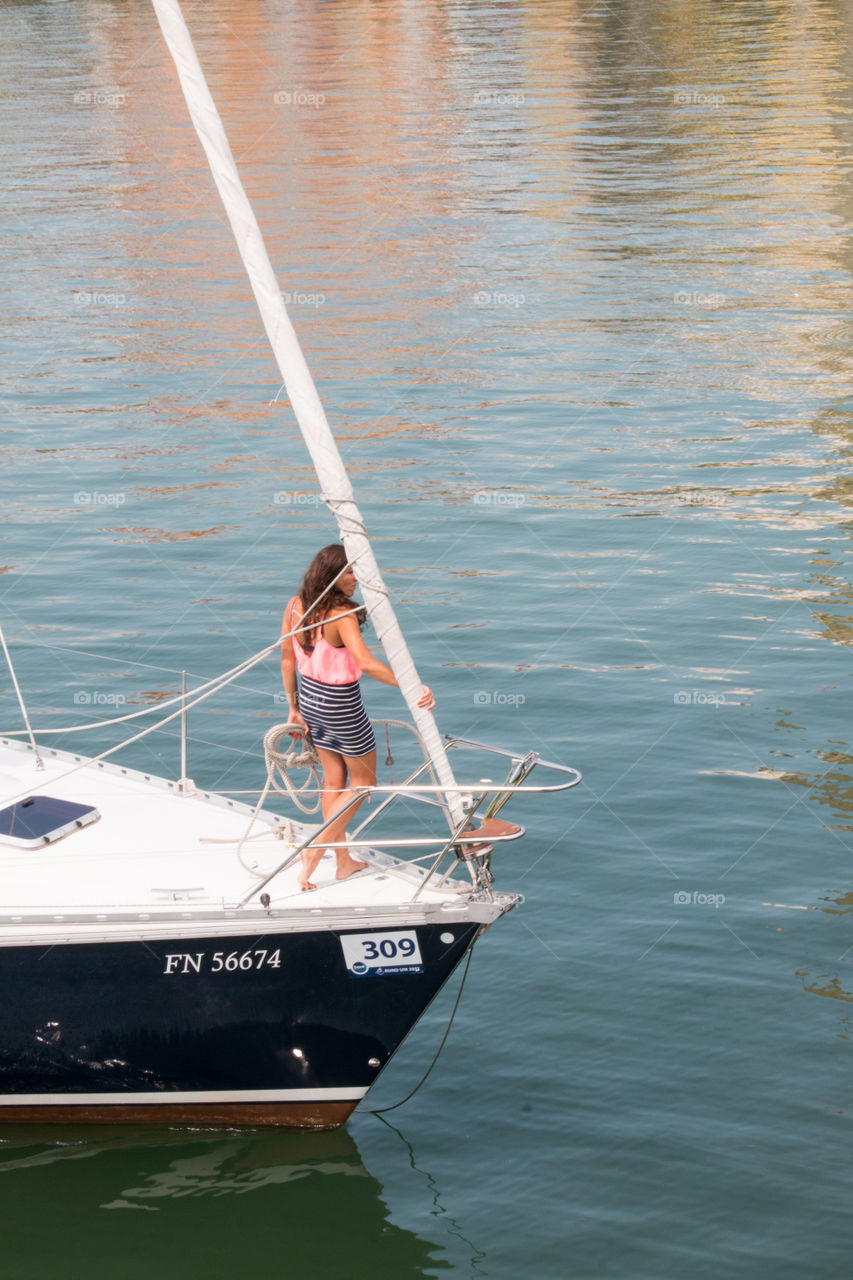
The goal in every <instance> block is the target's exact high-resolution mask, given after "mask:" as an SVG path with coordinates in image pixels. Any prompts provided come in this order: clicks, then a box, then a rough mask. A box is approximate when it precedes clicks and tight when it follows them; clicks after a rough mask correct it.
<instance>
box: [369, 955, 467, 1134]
mask: <svg viewBox="0 0 853 1280" xmlns="http://www.w3.org/2000/svg"><path fill="white" fill-rule="evenodd" d="M474 941H475V942H476V938H475V939H474ZM473 954H474V942H472V943H471V945H470V946H469V947H468V959H467V960H466V961H465V969H464V971H463V973H462V981H461V982H460V983H459V990H458V991H457V993H456V1003H455V1004H454V1006H453V1012H452V1013H451V1015H450V1021H449V1022H448V1024H447V1030H446V1031H445V1033H444V1035H443V1036H442V1038H441V1044H440V1045H439V1046H438V1049H437V1050H436V1054H435V1057H434V1058H433V1060H432V1062H431V1063H430V1064H429V1066H428V1067H427V1069H426V1071H425V1072H424V1074H423V1076H421V1078H420V1080H419V1081H418V1083H417V1084H416V1085H415V1087H414V1089H412V1091H411V1093H407V1094H406V1096H405V1098H401V1099H400V1101H399V1102H395V1103H394V1104H393V1106H390V1107H359V1108H358V1109H357V1110H356V1112H355V1114H356V1115H357V1116H364V1115H367V1116H382V1115H384V1114H385V1113H386V1112H387V1111H396V1110H397V1108H398V1107H402V1105H403V1103H404V1102H408V1101H409V1099H410V1098H413V1097H414V1096H415V1094H416V1093H417V1092H418V1090H419V1089H420V1088H421V1086H422V1085H425V1084H426V1082H427V1079H428V1078H429V1075H430V1072H431V1071H432V1069H433V1067H434V1066H435V1064H436V1063H437V1062H438V1060H439V1058H440V1057H441V1052H442V1050H443V1048H444V1046H445V1045H446V1044H447V1037H448V1036H449V1035H450V1028H451V1027H452V1026H453V1020H454V1018H455V1017H456V1011H457V1009H458V1008H459V1001H460V1000H461V999H462V992H463V991H464V990H465V980H466V978H467V977H468V970H469V968H470V967H471V957H472V955H473Z"/></svg>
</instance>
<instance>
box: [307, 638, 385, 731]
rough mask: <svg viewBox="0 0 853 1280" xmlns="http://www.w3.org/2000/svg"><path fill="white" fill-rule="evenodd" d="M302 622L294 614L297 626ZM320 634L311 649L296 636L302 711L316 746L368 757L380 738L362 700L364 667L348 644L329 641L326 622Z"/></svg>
mask: <svg viewBox="0 0 853 1280" xmlns="http://www.w3.org/2000/svg"><path fill="white" fill-rule="evenodd" d="M298 621H299V620H298V619H297V618H296V616H295V615H294V621H293V625H294V626H297V625H298ZM316 635H317V639H316V641H315V643H314V644H313V645H312V646H311V648H309V649H303V648H302V645H301V644H300V643H299V641H298V640H297V638H296V636H293V637H292V643H293V653H294V656H295V658H296V666H297V669H298V671H299V710H300V712H301V713H302V716H303V719H304V720H305V723H306V724H307V725H308V728H309V729H310V730H311V737H312V738H313V739H314V745H315V746H317V747H322V748H323V749H324V750H325V751H335V752H337V754H338V755H341V756H366V755H368V754H369V753H370V752H371V751H375V750H376V739H375V737H374V736H373V726H372V725H371V723H370V721H369V720H368V718H367V712H366V711H365V709H364V703H363V702H362V700H361V689H360V688H359V683H358V682H359V679H360V678H361V670H360V668H359V666H358V663H357V662H356V661H355V658H353V656H352V654H351V653H350V652H349V650H348V649H347V648H346V647H345V646H344V645H340V646H337V645H331V644H329V642H328V640H327V639H326V637H325V636H324V635H323V623H322V622H321V623H320V625H319V627H318V629H317V632H316Z"/></svg>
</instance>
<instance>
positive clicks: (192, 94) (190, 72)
mask: <svg viewBox="0 0 853 1280" xmlns="http://www.w3.org/2000/svg"><path fill="white" fill-rule="evenodd" d="M152 3H153V5H154V10H155V12H156V14H157V19H158V21H159V23H160V27H161V29H162V32H163V35H164V37H165V40H166V44H167V46H168V49H169V52H170V53H171V55H172V58H173V59H174V63H175V67H176V68H177V72H178V78H179V80H180V84H181V89H182V91H183V95H184V98H185V99H186V103H187V107H188V108H189V112H190V117H191V119H192V122H193V124H194V126H195V130H196V133H197V134H198V136H199V140H200V141H201V144H202V146H203V148H204V151H205V155H206V156H207V161H208V164H209V165H210V170H211V173H212V174H213V180H214V182H215V183H216V186H217V189H218V191H219V194H220V197H221V198H222V203H223V205H224V206H225V212H226V214H227V215H228V220H229V222H230V224H231V229H232V231H233V233H234V238H235V240H236V241H237V247H238V249H239V251H240V256H241V258H242V259H243V265H244V266H245V268H246V272H247V274H248V276H249V281H250V283H251V286H252V291H253V293H254V295H255V300H256V301H257V304H258V309H259V310H260V313H261V319H262V320H263V324H264V328H265V329H266V332H267V337H268V338H269V341H270V345H271V347H272V349H273V354H274V355H275V358H276V360H277V362H278V366H279V369H280V371H281V376H282V379H283V381H284V385H285V388H286V390H287V394H288V397H289V399H290V403H291V405H292V406H293V411H294V413H295V415H296V420H297V422H298V423H299V428H300V430H301V432H302V435H303V437H304V439H305V443H306V445H307V446H308V450H309V453H310V454H311V460H312V462H313V463H314V469H315V471H316V472H317V478H318V479H319V481H320V486H321V491H322V494H323V499H324V501H325V502H326V504H327V506H328V507H329V509H330V510H331V511H332V513H333V514H334V516H335V519H336V520H337V523H338V529H339V531H340V538H341V542H342V543H343V545H344V547H345V549H346V552H347V557H348V559H349V560H350V562H351V563H352V564H353V566H354V568H355V570H356V574H357V577H358V581H359V585H360V586H361V590H362V595H363V596H364V603H365V605H366V607H367V610H368V612H369V614H370V618H371V621H372V622H373V625H374V627H375V629H376V634H377V636H378V637H379V640H380V642H381V644H382V648H383V649H384V651H385V654H386V656H387V658H388V663H389V666H390V667H391V670H392V671H393V672H394V675H395V676H396V677H397V682H398V684H399V686H400V690H401V692H402V694H403V697H404V698H405V700H406V703H407V705H408V707H409V710H410V712H411V714H412V719H413V720H414V723H415V727H416V728H417V730H418V732H419V734H420V735H421V739H422V741H423V743H424V746H425V747H426V750H427V751H428V753H429V756H430V759H431V760H432V763H433V767H434V769H435V772H436V776H437V778H438V780H439V783H440V784H441V785H442V786H443V787H447V788H448V790H447V792H446V800H447V806H448V809H449V813H450V817H451V818H452V820H453V823H454V824H457V823H460V822H462V820H463V818H464V816H465V811H464V808H463V805H462V796H461V793H460V791H459V788H458V787H457V786H456V781H455V779H454V776H453V771H452V769H451V767H450V763H449V761H448V759H447V755H446V753H445V750H444V745H443V743H442V741H441V736H440V734H439V732H438V728H437V726H436V723H435V720H434V718H433V716H432V714H431V712H429V711H425V710H424V709H423V708H422V707H419V706H418V705H417V703H418V698H419V697H420V696H421V693H422V687H423V686H422V682H421V680H420V678H419V676H418V673H417V671H416V670H415V664H414V662H413V661H412V657H411V654H410V653H409V650H408V647H407V645H406V642H405V640H404V638H403V633H402V631H401V630H400V626H399V623H398V622H397V618H396V616H395V614H394V610H393V609H392V607H391V603H390V601H389V599H388V592H387V590H386V588H385V585H384V583H383V581H382V577H381V575H380V573H379V566H378V565H377V563H376V558H375V556H374V555H373V549H372V547H371V545H370V542H369V540H368V538H367V533H366V531H365V528H364V523H363V521H362V518H361V515H360V513H359V510H358V507H357V506H356V503H355V498H354V496H353V491H352V486H351V484H350V481H349V477H348V475H347V473H346V470H345V468H344V464H343V460H342V458H341V455H340V452H339V450H338V447H337V444H336V443H335V440H334V437H333V435H332V432H331V430H330V428H329V424H328V422H327V420H326V415H325V412H324V410H323V406H322V404H321V402H320V397H319V395H318V394H317V389H316V387H315V386H314V380H313V378H312V377H311V372H310V370H309V368H308V365H307V363H306V361H305V357H304V355H303V354H302V348H301V347H300V345H299V339H298V338H297V336H296V333H295V331H294V328H293V325H292V324H291V322H290V317H289V316H288V314H287V308H286V307H285V304H284V299H283V297H282V294H281V290H280V289H279V287H278V282H277V281H276V277H275V272H274V271H273V268H272V264H271V263H270V260H269V255H268V254H267V250H266V245H265V244H264V240H263V236H262V235H261V230H260V227H259V226H258V222H257V219H256V217H255V214H254V210H253V209H252V206H251V204H250V203H249V200H248V197H247V196H246V193H245V191H244V189H243V184H242V182H241V180H240V175H239V173H238V171H237V165H236V164H235V162H234V157H233V155H232V153H231V147H230V146H229V143H228V138H227V137H226V134H225V129H224V127H223V125H222V121H221V119H220V117H219V112H218V111H217V109H216V104H215V102H214V101H213V98H212V96H211V93H210V90H209V89H208V86H207V81H206V80H205V76H204V72H203V71H202V69H201V64H200V63H199V60H198V57H197V55H196V51H195V47H194V45H193V42H192V37H191V36H190V33H189V31H188V29H187V26H186V23H185V22H184V18H183V14H182V12H181V9H180V5H179V4H178V2H177V0H152Z"/></svg>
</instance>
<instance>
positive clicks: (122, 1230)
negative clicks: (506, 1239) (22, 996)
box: [0, 1125, 458, 1280]
mask: <svg viewBox="0 0 853 1280" xmlns="http://www.w3.org/2000/svg"><path fill="white" fill-rule="evenodd" d="M93 1133H94V1134H96V1136H95V1137H94V1140H93ZM408 1168H409V1161H408V1159H405V1160H400V1161H397V1162H395V1167H394V1176H395V1180H398V1179H400V1178H403V1179H404V1181H405V1179H406V1178H407V1176H409V1177H411V1178H412V1180H413V1185H414V1193H415V1194H417V1195H421V1194H422V1180H421V1179H420V1178H419V1175H418V1174H417V1173H416V1172H414V1171H412V1172H411V1173H410V1174H408V1175H407V1173H406V1170H407V1169H408ZM401 1170H402V1172H401ZM0 1188H2V1192H3V1194H0V1205H2V1206H3V1207H2V1209H0V1224H1V1225H2V1230H3V1241H4V1254H5V1258H6V1263H7V1267H8V1268H9V1271H10V1273H11V1274H14V1273H16V1272H17V1273H18V1274H23V1270H22V1266H23V1264H24V1262H25V1261H26V1265H27V1266H29V1265H30V1264H31V1261H32V1258H33V1250H34V1244H33V1242H34V1241H38V1240H39V1239H40V1238H41V1237H42V1235H43V1233H44V1228H45V1218H46V1213H47V1214H49V1222H50V1233H51V1239H52V1240H60V1239H61V1240H64V1241H65V1242H66V1245H67V1248H68V1251H69V1256H72V1255H73V1256H74V1258H75V1265H76V1266H77V1267H78V1268H81V1267H85V1266H86V1265H87V1264H89V1265H97V1264H98V1263H99V1262H100V1263H106V1262H107V1261H108V1260H110V1259H111V1260H112V1261H113V1262H114V1263H115V1267H116V1270H115V1272H114V1274H121V1275H123V1276H127V1277H132V1276H136V1275H137V1274H139V1275H140V1276H141V1275H143V1274H145V1275H151V1274H157V1275H160V1276H161V1277H168V1276H172V1275H181V1276H186V1275H187V1274H190V1273H192V1274H195V1272H194V1271H192V1267H191V1265H190V1266H188V1257H187V1246H190V1233H191V1237H192V1241H193V1242H194V1243H193V1244H192V1245H191V1246H190V1247H191V1248H192V1249H193V1251H195V1250H197V1249H199V1250H200V1251H201V1252H200V1253H199V1257H202V1256H203V1259H204V1271H205V1275H206V1276H209V1277H217V1276H237V1275H250V1274H253V1273H254V1274H257V1275H264V1276H265V1275H270V1274H271V1273H272V1268H273V1266H274V1265H275V1266H276V1268H277V1267H278V1266H279V1265H281V1267H282V1270H283V1271H284V1270H286V1273H287V1274H288V1275H293V1276H307V1275H312V1274H316V1275H322V1276H323V1277H326V1278H327V1280H328V1278H329V1277H333V1276H335V1275H340V1276H342V1277H343V1276H344V1275H350V1276H351V1275H352V1274H353V1269H352V1259H353V1258H356V1257H361V1258H365V1259H366V1258H369V1259H370V1264H369V1266H370V1274H371V1275H373V1276H383V1275H389V1276H391V1275H394V1276H397V1277H399V1276H407V1275H421V1274H423V1273H424V1272H425V1271H426V1270H427V1269H429V1274H435V1271H436V1270H437V1269H443V1268H444V1267H446V1266H449V1265H450V1264H449V1263H448V1262H446V1261H444V1262H443V1261H442V1260H441V1259H440V1257H439V1258H438V1259H437V1258H436V1250H437V1248H438V1249H439V1250H440V1248H441V1246H436V1244H435V1243H432V1242H429V1241H427V1240H424V1239H422V1238H421V1237H419V1236H418V1235H415V1234H413V1233H412V1232H411V1231H408V1230H406V1229H404V1228H401V1227H399V1226H396V1225H394V1223H392V1222H391V1221H390V1220H389V1213H388V1209H387V1207H386V1205H385V1203H384V1202H383V1187H382V1184H381V1183H380V1182H379V1181H378V1180H377V1179H376V1178H374V1177H373V1176H372V1174H370V1173H369V1172H368V1170H367V1168H366V1167H365V1164H364V1161H363V1159H362V1157H361V1154H360V1153H359V1149H358V1147H357V1146H356V1143H355V1141H354V1139H353V1137H352V1135H351V1134H350V1133H349V1132H348V1131H347V1130H345V1129H337V1130H332V1131H328V1132H322V1133H310V1134H308V1133H303V1132H293V1131H283V1130H270V1129H264V1130H258V1131H243V1132H240V1133H238V1132H223V1131H219V1132H215V1131H212V1130H208V1131H198V1132H196V1133H192V1132H187V1131H183V1132H177V1131H170V1130H168V1129H159V1128H158V1129H152V1128H144V1129H140V1128H138V1127H128V1126H114V1127H113V1126H110V1127H108V1128H103V1129H99V1130H97V1131H93V1130H92V1129H91V1128H89V1127H85V1128H84V1127H82V1126H80V1127H76V1126H75V1127H62V1128H56V1127H51V1128H47V1127H45V1128H41V1127H35V1126H31V1125H28V1126H26V1128H23V1127H22V1128H18V1127H6V1128H4V1129H3V1131H2V1139H0ZM12 1188H14V1191H15V1194H14V1195H11V1194H9V1192H10V1191H11V1190H12ZM433 1197H434V1185H433V1187H432V1189H431V1190H430V1199H431V1201H432V1199H433ZM330 1232H333V1233H334V1240H335V1244H334V1248H331V1247H330ZM457 1238H458V1237H457ZM276 1259H278V1262H276ZM285 1260H286V1267H285ZM18 1263H20V1264H22V1266H17V1265H16V1264H18ZM27 1274H32V1273H31V1272H30V1271H27Z"/></svg>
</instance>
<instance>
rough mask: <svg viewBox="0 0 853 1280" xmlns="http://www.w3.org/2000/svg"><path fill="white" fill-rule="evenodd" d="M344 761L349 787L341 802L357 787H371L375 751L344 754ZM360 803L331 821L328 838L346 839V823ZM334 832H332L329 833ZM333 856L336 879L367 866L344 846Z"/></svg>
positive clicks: (374, 768) (373, 779) (374, 766)
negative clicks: (362, 754)
mask: <svg viewBox="0 0 853 1280" xmlns="http://www.w3.org/2000/svg"><path fill="white" fill-rule="evenodd" d="M344 762H345V764H346V767H347V769H348V770H349V788H348V789H347V791H345V792H344V795H342V796H341V797H340V799H341V802H343V801H344V800H350V799H352V796H353V794H354V792H355V790H356V789H357V788H358V787H372V786H374V785H375V783H376V752H375V751H369V752H368V753H367V755H366V756H344ZM362 798H363V797H362ZM360 804H361V800H359V801H358V804H354V805H352V807H351V808H350V809H349V810H348V811H347V813H346V814H345V815H344V817H342V818H340V819H339V820H338V821H337V822H334V823H332V826H331V827H330V828H329V832H330V834H329V840H341V839H344V840H345V839H346V824H347V822H348V821H349V820H350V818H351V817H352V816H353V814H354V813H355V812H356V810H357V809H358V806H359V805H360ZM332 832H334V834H331V833H332ZM335 857H336V858H337V860H338V869H337V872H336V875H335V878H336V879H338V880H346V878H347V876H351V875H353V874H354V873H355V872H356V871H363V870H364V868H365V867H366V866H367V863H366V862H357V861H356V859H355V858H353V856H352V854H351V853H350V851H349V849H348V848H347V847H346V846H344V847H343V848H342V849H336V850H335Z"/></svg>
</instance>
